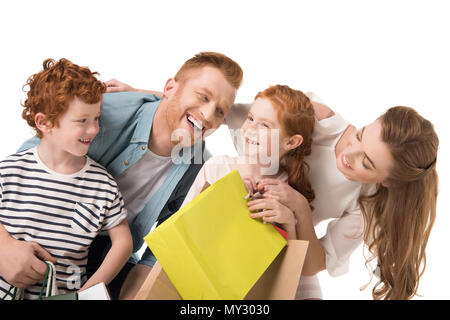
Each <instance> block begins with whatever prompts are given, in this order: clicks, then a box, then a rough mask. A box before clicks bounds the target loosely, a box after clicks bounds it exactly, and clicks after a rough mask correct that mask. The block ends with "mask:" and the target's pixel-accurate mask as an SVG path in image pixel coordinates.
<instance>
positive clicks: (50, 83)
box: [22, 58, 106, 138]
mask: <svg viewBox="0 0 450 320" xmlns="http://www.w3.org/2000/svg"><path fill="white" fill-rule="evenodd" d="M43 67H44V69H43V70H41V71H40V72H38V73H36V74H34V75H32V76H31V77H29V78H28V80H27V82H26V83H25V85H24V87H25V86H29V90H28V93H27V99H26V100H25V102H24V103H23V104H22V106H23V107H24V108H25V109H24V110H23V112H22V118H24V119H25V120H26V121H27V123H28V124H29V125H30V126H31V127H32V128H33V129H34V130H35V131H36V135H37V137H38V138H42V132H41V131H40V130H39V129H38V128H37V127H36V123H35V121H34V118H35V116H36V114H37V113H39V112H41V113H43V114H45V116H46V117H47V119H48V120H49V121H50V123H51V125H52V126H54V125H56V126H57V125H58V118H59V117H60V116H61V115H62V114H63V113H64V112H66V110H67V108H68V106H69V103H70V102H71V101H72V100H73V99H74V98H75V97H77V98H78V99H80V100H81V101H83V102H84V103H87V104H94V103H97V102H99V101H101V99H102V94H103V93H104V92H106V85H105V84H104V83H103V82H101V81H100V80H98V79H97V78H96V77H95V76H96V75H98V73H97V72H91V71H90V70H89V68H87V67H80V66H78V65H76V64H74V63H72V62H70V61H69V60H67V59H64V58H62V59H60V60H59V61H58V62H55V60H53V59H46V60H45V61H44V63H43Z"/></svg>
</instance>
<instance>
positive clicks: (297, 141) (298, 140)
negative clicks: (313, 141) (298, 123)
mask: <svg viewBox="0 0 450 320" xmlns="http://www.w3.org/2000/svg"><path fill="white" fill-rule="evenodd" d="M302 143H303V137H302V136H301V135H300V134H294V135H293V136H292V137H290V138H289V140H288V141H287V142H286V144H285V146H284V147H285V149H286V151H290V150H294V149H295V148H297V147H298V146H300V145H301V144H302Z"/></svg>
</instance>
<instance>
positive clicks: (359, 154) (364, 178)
mask: <svg viewBox="0 0 450 320" xmlns="http://www.w3.org/2000/svg"><path fill="white" fill-rule="evenodd" d="M381 131H382V126H381V121H380V120H376V121H374V122H373V123H371V124H370V125H368V126H365V127H363V128H361V129H359V130H356V129H355V130H354V132H351V133H350V134H349V137H348V139H347V140H346V142H345V144H346V145H345V146H344V148H343V149H342V151H341V152H340V153H339V154H337V155H336V166H337V168H338V169H339V171H341V172H342V174H343V175H344V176H345V177H346V178H347V179H349V180H352V181H358V182H362V183H383V182H384V181H386V179H387V178H388V177H389V172H390V169H391V167H392V164H393V159H392V155H391V152H390V150H389V147H388V145H387V144H386V143H385V142H384V141H383V140H382V138H381Z"/></svg>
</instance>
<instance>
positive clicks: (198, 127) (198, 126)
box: [187, 115, 203, 131]
mask: <svg viewBox="0 0 450 320" xmlns="http://www.w3.org/2000/svg"><path fill="white" fill-rule="evenodd" d="M187 119H188V121H189V122H190V123H192V125H193V127H194V129H196V130H198V131H202V130H203V125H202V123H201V121H197V120H195V119H194V117H192V116H190V115H188V117H187Z"/></svg>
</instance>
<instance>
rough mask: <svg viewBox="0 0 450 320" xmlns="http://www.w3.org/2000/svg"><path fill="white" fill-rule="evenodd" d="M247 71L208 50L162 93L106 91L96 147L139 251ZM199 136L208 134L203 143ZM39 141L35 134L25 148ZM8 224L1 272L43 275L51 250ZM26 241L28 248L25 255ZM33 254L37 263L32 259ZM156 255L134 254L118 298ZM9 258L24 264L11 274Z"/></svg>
mask: <svg viewBox="0 0 450 320" xmlns="http://www.w3.org/2000/svg"><path fill="white" fill-rule="evenodd" d="M242 77H243V72H242V70H241V68H240V66H239V65H238V64H237V63H236V62H234V61H233V60H231V59H230V58H228V57H226V56H225V55H223V54H219V53H214V52H202V53H200V54H197V55H196V56H194V57H193V58H191V59H189V60H188V61H186V62H185V63H184V64H183V66H182V67H181V68H180V70H179V71H178V72H177V74H176V75H175V77H173V78H170V79H169V80H167V82H166V84H165V86H164V92H162V97H161V98H160V97H159V96H157V95H154V94H150V93H143V92H118V93H109V94H105V95H104V98H103V103H102V116H101V119H100V127H101V129H100V132H99V134H98V135H97V137H96V138H95V140H93V142H92V145H91V146H90V148H89V153H88V155H89V156H90V157H91V158H93V159H94V160H96V161H97V162H99V163H100V164H102V165H103V166H104V167H106V169H107V170H108V171H109V172H110V173H111V174H112V175H113V176H114V177H115V178H116V180H117V183H118V184H119V188H120V190H121V192H122V194H123V197H124V200H125V204H126V208H127V210H128V218H127V220H128V222H129V224H130V229H131V232H132V235H133V244H134V252H135V253H136V252H137V251H138V250H139V249H140V248H141V246H142V244H143V237H144V236H145V235H146V234H147V233H148V232H149V231H150V229H151V227H152V226H153V225H154V224H155V222H158V223H161V222H162V221H164V220H165V219H167V218H168V217H169V216H170V215H172V214H173V213H174V212H176V211H177V210H178V208H179V207H180V205H181V204H182V202H183V200H184V197H185V196H186V194H187V192H188V191H189V188H190V186H191V184H192V182H193V181H194V179H195V177H196V175H197V173H198V171H199V170H200V168H201V166H202V164H203V162H204V161H205V160H206V158H208V154H207V153H206V154H205V155H204V157H201V156H200V157H198V153H199V152H201V151H202V150H203V148H204V142H203V141H202V140H203V139H204V138H205V137H206V136H207V135H208V134H210V133H211V132H212V131H214V130H215V129H217V128H218V127H219V126H220V125H221V124H222V122H223V121H224V118H225V116H226V114H227V113H228V111H229V110H230V108H231V106H232V105H233V102H234V99H235V97H236V93H237V89H238V88H239V87H240V85H241V82H242ZM110 85H112V86H113V84H111V83H110ZM130 89H131V88H130ZM110 91H114V90H110ZM198 140H200V141H201V142H199V143H197V144H195V142H197V141H198ZM38 143H39V141H38V139H36V138H33V139H31V140H29V141H27V142H26V143H25V144H24V145H23V146H22V147H21V148H20V150H26V149H28V148H30V147H32V146H34V145H37V144H38ZM181 158H182V160H181V161H180V159H181ZM196 159H200V161H196ZM186 160H187V161H186ZM5 232H6V230H5V229H4V227H3V226H2V225H1V224H0V261H1V262H0V275H1V276H2V277H3V278H5V280H6V281H8V282H9V283H11V284H13V285H17V286H18V287H21V286H22V287H24V286H27V285H31V284H33V283H35V282H36V281H39V280H40V279H42V278H43V275H44V273H45V265H42V264H43V262H42V261H41V259H47V260H48V259H50V258H51V257H49V256H48V255H47V254H48V253H46V251H45V250H44V249H43V248H42V247H38V246H36V244H29V243H24V241H22V243H19V242H14V241H13V240H12V239H11V237H8V236H9V235H8V234H7V232H6V234H5ZM16 241H17V240H16ZM108 245H109V240H108V238H107V237H105V236H103V237H102V236H99V237H97V239H96V240H95V243H94V244H93V245H92V247H91V252H90V254H89V262H88V269H90V270H91V272H93V271H95V270H96V268H97V267H98V266H99V264H100V263H101V261H102V259H103V256H102V255H103V253H104V252H105V250H107V248H108ZM10 248H14V250H12V249H11V250H9V249H10ZM21 248H23V250H24V251H21V252H23V253H21V254H20V256H19V257H18V255H17V252H18V251H19V250H22V249H21ZM25 249H26V250H25ZM38 258H39V259H38ZM30 261H32V264H30V265H29V266H26V265H25V263H30ZM155 262H156V259H155V257H154V256H153V254H152V253H151V252H150V250H149V249H148V248H147V249H146V251H145V253H144V254H143V256H142V257H141V258H140V259H139V258H138V257H137V256H136V255H133V257H132V259H130V261H129V262H128V263H127V265H126V266H125V267H124V268H123V270H122V271H121V273H120V274H119V275H118V276H117V277H116V279H115V280H114V281H113V282H112V283H111V284H110V290H111V294H112V296H113V298H117V297H118V296H119V292H120V288H121V287H122V283H123V287H122V291H121V292H120V298H121V299H132V298H133V297H134V296H135V294H136V292H137V290H138V289H139V288H140V285H141V284H142V282H143V280H145V278H146V276H147V275H148V273H149V272H150V270H151V266H153V264H154V263H155ZM5 265H9V269H14V270H17V272H15V274H4V268H2V266H5ZM11 265H14V266H17V267H16V268H11ZM124 279H126V280H125V282H123V281H124Z"/></svg>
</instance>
